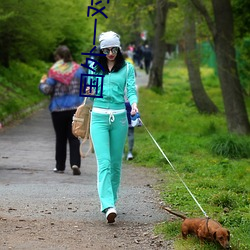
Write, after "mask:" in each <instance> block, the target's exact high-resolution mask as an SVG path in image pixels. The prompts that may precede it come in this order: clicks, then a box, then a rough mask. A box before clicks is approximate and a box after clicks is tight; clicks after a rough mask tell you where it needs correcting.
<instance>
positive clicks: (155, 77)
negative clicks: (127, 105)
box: [148, 0, 177, 89]
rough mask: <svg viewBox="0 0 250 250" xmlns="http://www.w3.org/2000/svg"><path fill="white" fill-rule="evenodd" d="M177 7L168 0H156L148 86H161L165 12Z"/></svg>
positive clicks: (164, 51) (160, 87) (164, 45)
mask: <svg viewBox="0 0 250 250" xmlns="http://www.w3.org/2000/svg"><path fill="white" fill-rule="evenodd" d="M173 7H177V5H176V4H175V3H173V2H169V1H168V0H157V1H156V16H155V35H154V43H153V50H154V57H153V62H152V67H151V70H150V75H149V82H148V87H149V88H151V87H157V88H159V89H162V88H163V81H162V75H163V66H164V61H165V54H166V42H165V40H164V34H165V31H166V20H167V13H168V10H169V9H170V8H173Z"/></svg>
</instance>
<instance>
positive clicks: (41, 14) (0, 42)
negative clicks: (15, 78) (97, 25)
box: [0, 0, 94, 67]
mask: <svg viewBox="0 0 250 250" xmlns="http://www.w3.org/2000/svg"><path fill="white" fill-rule="evenodd" d="M0 12H1V14H2V17H1V18H0V37H1V39H0V64H2V65H4V66H6V67H8V64H9V62H10V61H11V60H13V59H18V60H21V61H23V62H30V61H33V60H37V59H43V60H49V59H50V58H51V54H52V53H53V51H54V49H55V48H56V47H57V46H58V45H59V44H66V45H67V46H69V48H70V49H71V51H72V53H73V55H74V58H75V59H76V60H79V59H80V58H81V57H80V56H81V52H82V50H83V49H85V50H86V49H91V48H90V47H89V46H91V43H92V40H91V39H89V37H90V34H91V33H90V32H91V31H92V30H93V27H94V23H92V25H90V24H91V21H93V20H91V19H88V18H87V3H86V1H84V0H81V1H73V2H72V1H63V0H58V1H44V0H37V1H36V2H35V7H34V1H32V0H26V1H16V0H2V1H1V2H0ZM17 24H18V25H17ZM90 26H91V27H90ZM90 29H91V31H90Z"/></svg>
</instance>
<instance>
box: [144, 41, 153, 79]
mask: <svg viewBox="0 0 250 250" xmlns="http://www.w3.org/2000/svg"><path fill="white" fill-rule="evenodd" d="M143 57H144V67H145V71H146V74H147V75H148V73H149V69H150V65H151V61H152V52H151V49H150V48H149V46H148V45H147V44H146V45H145V48H144V51H143Z"/></svg>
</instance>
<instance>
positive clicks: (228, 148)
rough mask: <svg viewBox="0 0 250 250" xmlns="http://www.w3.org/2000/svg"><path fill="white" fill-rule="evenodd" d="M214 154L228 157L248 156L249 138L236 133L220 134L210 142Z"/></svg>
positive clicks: (249, 152)
mask: <svg viewBox="0 0 250 250" xmlns="http://www.w3.org/2000/svg"><path fill="white" fill-rule="evenodd" d="M211 150H212V152H213V153H214V154H216V155H219V156H223V157H228V158H235V159H237V158H250V140H249V138H244V137H243V138H242V137H239V136H236V135H226V136H225V135H222V136H219V137H217V136H216V137H215V138H214V139H213V140H212V142H211Z"/></svg>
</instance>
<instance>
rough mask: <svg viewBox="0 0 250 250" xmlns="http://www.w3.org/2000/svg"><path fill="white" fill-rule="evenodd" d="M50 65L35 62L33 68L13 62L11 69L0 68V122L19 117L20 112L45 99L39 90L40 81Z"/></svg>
mask: <svg viewBox="0 0 250 250" xmlns="http://www.w3.org/2000/svg"><path fill="white" fill-rule="evenodd" d="M48 67H49V65H47V64H45V63H44V62H41V61H33V63H32V66H28V65H27V64H24V63H20V62H15V61H13V62H11V64H10V68H9V69H6V68H4V67H0V121H1V122H3V121H4V120H5V119H6V118H8V116H9V115H14V116H19V115H20V112H21V111H23V110H24V109H27V108H29V107H33V106H34V105H35V104H38V103H40V102H41V101H42V100H44V99H45V97H44V95H42V94H41V93H40V92H39V90H38V83H39V80H40V78H41V76H42V74H44V72H47V70H48Z"/></svg>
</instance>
